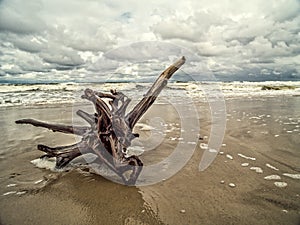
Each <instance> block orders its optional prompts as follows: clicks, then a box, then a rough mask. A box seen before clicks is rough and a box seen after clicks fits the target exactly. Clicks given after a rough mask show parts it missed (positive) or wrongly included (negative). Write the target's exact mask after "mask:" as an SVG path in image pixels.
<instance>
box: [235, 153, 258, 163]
mask: <svg viewBox="0 0 300 225" xmlns="http://www.w3.org/2000/svg"><path fill="white" fill-rule="evenodd" d="M238 156H239V157H242V158H244V159H250V160H252V161H255V160H256V158H254V157H250V156H245V155H243V154H241V153H238Z"/></svg>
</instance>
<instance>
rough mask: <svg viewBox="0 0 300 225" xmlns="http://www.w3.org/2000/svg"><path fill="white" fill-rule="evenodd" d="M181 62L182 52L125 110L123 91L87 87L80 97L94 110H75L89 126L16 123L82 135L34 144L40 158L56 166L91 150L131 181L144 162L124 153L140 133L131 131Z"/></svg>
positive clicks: (133, 182) (123, 179)
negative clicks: (51, 143)
mask: <svg viewBox="0 0 300 225" xmlns="http://www.w3.org/2000/svg"><path fill="white" fill-rule="evenodd" d="M184 63H185V58H184V56H183V57H182V58H180V59H179V60H178V61H176V62H175V63H174V64H173V65H171V66H169V67H168V68H167V69H166V70H165V71H163V72H162V74H161V75H160V76H159V77H158V78H157V79H156V81H155V82H154V83H153V85H152V86H151V87H150V89H149V90H148V91H147V93H146V94H145V95H144V97H143V98H142V99H141V100H140V101H139V102H138V103H137V105H135V107H134V108H133V109H132V110H131V111H130V112H129V113H127V114H126V109H127V107H128V105H129V103H130V101H131V99H130V98H128V97H127V96H126V95H124V94H123V93H121V92H117V91H116V90H111V92H110V93H102V92H97V91H93V90H91V89H86V90H85V91H84V94H83V95H82V98H84V99H87V100H89V101H91V102H92V103H93V104H94V106H95V110H96V112H95V113H94V114H89V113H87V112H84V111H82V110H78V111H77V112H76V114H77V115H78V116H80V117H81V118H82V119H84V120H85V121H87V122H88V123H89V125H90V126H89V127H88V126H72V125H62V124H49V123H45V122H41V121H37V120H33V119H21V120H17V121H16V123H17V124H31V125H33V126H37V127H44V128H48V129H50V130H52V131H54V132H62V133H68V134H75V135H79V136H81V137H82V138H81V141H80V142H78V143H76V144H73V145H69V146H59V147H48V146H46V145H41V144H40V145H38V146H37V148H38V150H40V151H43V152H45V153H46V154H45V155H43V156H42V157H41V158H45V157H55V158H56V168H63V167H65V166H66V165H67V164H68V163H69V162H70V161H72V160H73V159H75V158H76V157H78V156H80V155H83V154H86V153H94V154H96V155H97V156H98V160H101V161H102V162H103V163H104V164H106V165H107V166H108V167H109V168H110V169H111V170H112V171H113V172H115V173H116V174H117V175H118V176H120V177H121V179H122V181H123V182H124V183H125V184H130V185H134V184H135V182H136V180H137V178H138V176H139V174H140V172H141V171H142V167H143V163H142V161H141V160H140V159H139V157H137V156H135V155H132V156H129V157H126V151H127V148H128V147H129V146H130V145H131V141H132V140H133V139H134V138H137V137H139V134H135V133H133V132H132V131H133V128H134V126H135V124H136V123H137V122H138V120H139V119H140V118H141V117H142V116H143V114H144V113H145V112H146V111H147V110H148V109H149V107H150V106H151V105H152V104H153V103H154V101H155V100H156V98H157V96H158V95H159V93H160V92H161V91H162V89H163V88H164V87H165V86H166V85H167V82H168V80H169V78H170V77H171V76H172V75H173V74H174V73H175V72H176V71H177V70H178V69H179V68H180V67H181V66H182V65H183V64H184ZM103 98H108V99H109V103H108V104H109V105H108V104H107V103H105V101H104V100H103ZM128 172H129V174H130V175H129V176H125V173H128Z"/></svg>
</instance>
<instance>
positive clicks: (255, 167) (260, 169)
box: [250, 166, 263, 173]
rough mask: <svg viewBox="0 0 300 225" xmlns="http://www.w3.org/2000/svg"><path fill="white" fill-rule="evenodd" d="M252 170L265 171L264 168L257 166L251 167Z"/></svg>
mask: <svg viewBox="0 0 300 225" xmlns="http://www.w3.org/2000/svg"><path fill="white" fill-rule="evenodd" d="M250 170H254V171H255V172H256V173H263V170H262V168H260V167H257V166H253V167H250Z"/></svg>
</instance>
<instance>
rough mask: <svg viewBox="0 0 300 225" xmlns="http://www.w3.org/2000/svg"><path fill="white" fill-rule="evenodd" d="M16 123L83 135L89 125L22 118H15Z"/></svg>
mask: <svg viewBox="0 0 300 225" xmlns="http://www.w3.org/2000/svg"><path fill="white" fill-rule="evenodd" d="M16 123H17V124H31V125H33V126H35V127H44V128H47V129H49V130H52V131H53V132H62V133H67V134H76V135H79V136H82V135H84V133H85V132H86V131H88V130H89V127H84V126H69V125H63V124H49V123H45V122H42V121H38V120H33V119H22V120H17V121H16Z"/></svg>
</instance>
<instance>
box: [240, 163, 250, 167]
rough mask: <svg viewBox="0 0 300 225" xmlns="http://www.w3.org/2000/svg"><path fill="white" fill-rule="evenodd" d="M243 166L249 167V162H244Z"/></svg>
mask: <svg viewBox="0 0 300 225" xmlns="http://www.w3.org/2000/svg"><path fill="white" fill-rule="evenodd" d="M241 166H242V167H247V166H249V163H242V164H241Z"/></svg>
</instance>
